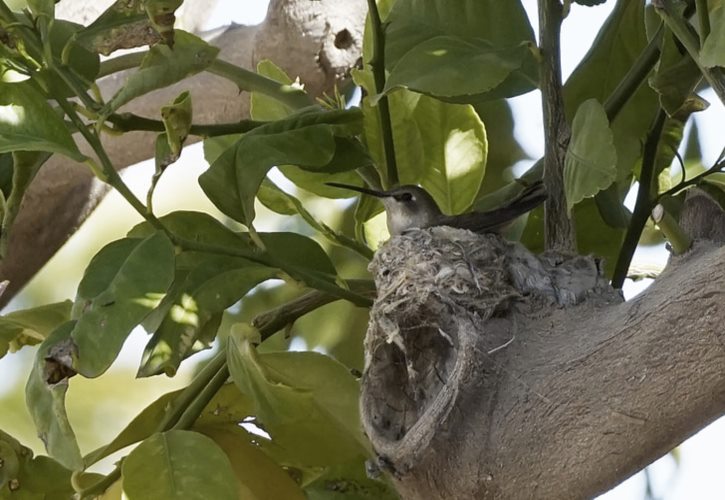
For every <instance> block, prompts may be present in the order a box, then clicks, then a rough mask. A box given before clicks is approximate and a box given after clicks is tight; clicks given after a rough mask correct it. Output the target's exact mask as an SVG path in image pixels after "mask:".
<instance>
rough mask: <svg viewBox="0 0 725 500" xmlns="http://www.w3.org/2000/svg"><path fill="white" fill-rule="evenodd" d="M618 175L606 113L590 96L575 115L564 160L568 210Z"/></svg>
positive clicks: (615, 152) (601, 188)
mask: <svg viewBox="0 0 725 500" xmlns="http://www.w3.org/2000/svg"><path fill="white" fill-rule="evenodd" d="M616 177H617V151H616V149H615V148H614V144H613V137H612V131H611V130H610V128H609V120H607V114H606V112H605V111H604V108H602V105H601V104H599V102H598V101H597V100H596V99H588V100H586V101H584V102H583V103H582V104H581V105H580V106H579V109H578V110H577V112H576V116H575V117H574V121H573V123H572V131H571V141H570V142H569V147H568V149H567V151H566V159H565V160H564V192H565V193H566V207H567V210H568V211H569V212H571V209H572V207H573V206H574V205H576V204H577V203H579V202H580V201H581V200H583V199H584V198H590V197H592V196H594V195H595V194H597V193H598V192H599V191H601V190H603V189H606V188H607V187H608V186H609V185H610V184H611V183H612V182H614V179H616Z"/></svg>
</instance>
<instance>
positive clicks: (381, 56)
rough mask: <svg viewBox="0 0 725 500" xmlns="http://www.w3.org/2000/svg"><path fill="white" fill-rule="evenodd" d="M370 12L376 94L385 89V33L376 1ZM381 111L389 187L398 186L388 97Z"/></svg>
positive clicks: (370, 2) (380, 103)
mask: <svg viewBox="0 0 725 500" xmlns="http://www.w3.org/2000/svg"><path fill="white" fill-rule="evenodd" d="M368 12H369V17H370V24H371V26H372V35H373V36H372V44H373V55H372V58H371V59H370V68H371V69H372V72H373V78H374V79H375V93H376V94H380V93H382V91H383V89H384V88H385V34H384V33H383V26H382V21H381V20H380V13H379V12H378V6H377V4H376V3H375V0H368ZM378 110H379V111H380V131H381V133H382V136H383V153H384V155H385V165H386V168H387V175H388V179H387V181H388V185H389V186H390V185H396V184H398V182H399V179H398V166H397V163H396V161H395V144H394V141H393V127H392V124H391V120H390V106H389V103H388V96H382V97H381V98H380V99H379V100H378Z"/></svg>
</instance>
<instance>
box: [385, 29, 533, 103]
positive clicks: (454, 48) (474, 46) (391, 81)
mask: <svg viewBox="0 0 725 500" xmlns="http://www.w3.org/2000/svg"><path fill="white" fill-rule="evenodd" d="M530 55H531V51H530V49H529V47H528V46H525V45H519V46H512V47H503V48H501V47H496V46H494V45H493V44H492V43H491V42H489V41H488V40H484V39H482V38H464V37H459V36H437V37H434V38H431V39H429V40H426V41H424V42H422V43H420V44H418V45H416V46H415V47H413V48H412V49H411V50H409V51H408V52H407V53H406V54H405V55H403V56H402V57H401V58H400V60H399V61H398V63H397V64H396V65H395V66H394V67H393V69H392V70H391V71H390V76H389V77H388V79H387V80H386V82H385V89H384V93H389V92H390V91H391V90H393V89H395V88H398V87H402V88H407V89H410V90H413V91H416V92H420V93H423V94H426V95H430V96H434V97H462V98H464V99H463V101H458V102H465V101H467V100H469V99H470V102H474V101H476V100H478V99H476V98H475V97H473V96H478V95H479V94H484V93H486V92H490V91H491V90H493V89H495V88H496V87H498V86H499V85H501V84H502V83H503V82H504V81H505V80H506V78H508V76H509V75H510V74H511V73H512V72H514V71H516V70H519V69H520V68H521V66H522V64H523V63H524V61H525V60H526V59H527V58H528V57H530ZM465 98H468V99H465Z"/></svg>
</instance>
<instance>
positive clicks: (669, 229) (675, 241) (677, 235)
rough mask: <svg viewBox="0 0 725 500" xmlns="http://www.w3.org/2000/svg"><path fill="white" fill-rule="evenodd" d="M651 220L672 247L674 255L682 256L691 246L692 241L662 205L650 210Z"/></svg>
mask: <svg viewBox="0 0 725 500" xmlns="http://www.w3.org/2000/svg"><path fill="white" fill-rule="evenodd" d="M652 220H653V221H654V223H655V224H657V225H658V226H659V228H660V230H661V231H662V234H664V235H665V238H666V239H667V241H668V242H669V243H670V246H671V247H672V253H673V254H674V255H682V254H683V253H685V252H686V251H687V250H689V249H690V247H691V246H692V239H691V238H690V237H689V236H688V235H687V234H686V233H685V231H683V230H682V228H681V227H680V225H679V224H678V223H677V221H676V220H675V218H674V217H673V216H672V214H670V213H668V212H667V211H666V210H665V207H664V206H662V205H659V204H658V205H655V207H654V208H653V209H652Z"/></svg>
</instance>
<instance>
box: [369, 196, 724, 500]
mask: <svg viewBox="0 0 725 500" xmlns="http://www.w3.org/2000/svg"><path fill="white" fill-rule="evenodd" d="M718 217H719V219H718ZM684 219H687V220H688V221H689V224H690V226H689V227H690V228H691V230H692V231H691V233H692V234H697V235H699V237H700V238H701V239H699V240H697V241H696V243H695V245H694V247H693V248H692V249H691V250H690V251H689V252H688V253H687V254H685V255H682V256H679V257H674V258H672V259H671V262H670V264H669V265H668V268H667V270H666V271H665V272H664V273H663V274H662V275H661V276H660V277H659V278H658V279H657V280H656V282H655V283H654V284H653V285H652V286H651V287H650V288H649V289H648V290H647V291H646V292H644V293H643V294H641V295H640V296H638V297H636V298H635V299H633V300H631V301H629V302H627V303H624V302H622V300H621V298H620V297H619V295H618V294H617V293H616V292H615V291H614V290H612V289H610V288H609V287H608V285H607V284H606V282H605V280H603V279H602V278H601V276H600V273H599V265H598V263H597V262H596V261H595V260H593V259H590V258H585V257H581V256H575V257H570V256H565V255H555V254H549V255H543V256H534V255H532V254H530V253H529V252H528V251H527V250H525V249H524V248H523V247H521V246H519V245H518V244H512V243H508V242H505V241H504V240H502V239H501V238H499V237H498V236H495V235H474V234H472V233H470V232H466V231H460V230H453V229H450V228H433V229H430V230H420V231H413V232H409V233H406V234H404V235H401V236H398V237H395V238H393V239H391V240H390V241H389V242H388V243H387V244H386V245H385V246H384V247H383V248H382V249H381V250H380V251H379V252H378V254H377V255H376V257H375V259H374V261H373V264H372V270H373V272H374V274H375V276H376V283H377V286H378V291H379V297H378V299H377V301H376V303H375V305H374V306H373V311H372V314H371V325H370V328H369V330H368V335H367V338H366V370H365V375H364V378H363V391H362V401H361V408H362V415H363V425H364V427H365V430H366V432H367V434H368V436H369V437H370V439H371V441H372V443H373V446H374V448H375V450H376V453H377V456H378V459H377V466H378V467H379V468H380V469H382V470H385V471H387V472H389V473H390V474H391V476H392V477H393V479H394V481H395V484H396V487H397V488H398V491H399V492H400V494H401V496H402V497H403V498H405V499H406V500H408V499H436V498H441V499H444V498H445V499H448V498H503V499H507V498H511V499H522V498H536V499H567V498H591V497H593V496H595V495H597V494H600V493H602V492H604V491H606V490H608V489H609V488H611V487H613V486H615V485H616V484H617V483H619V482H621V481H622V480H624V479H625V478H627V477H628V476H630V475H631V474H633V473H635V472H636V471H638V470H639V469H641V468H642V467H644V466H645V465H647V464H648V463H650V462H652V461H653V460H655V459H656V458H658V457H659V456H661V455H663V454H664V453H666V452H667V451H669V450H670V449H672V448H673V447H674V446H676V445H677V444H679V443H680V442H682V441H683V440H684V439H686V438H687V437H689V436H690V435H692V434H694V433H695V432H696V431H697V430H699V429H701V428H702V427H704V426H705V425H707V424H708V423H710V422H711V421H713V420H714V419H716V418H717V417H719V416H721V415H723V414H725V328H724V327H723V325H725V307H723V306H722V304H723V299H724V298H725V272H724V271H723V268H722V262H723V259H725V248H723V246H722V245H723V241H725V238H723V234H724V232H723V225H722V224H723V221H724V220H725V219H724V218H723V216H722V212H721V211H720V209H719V208H718V207H716V206H715V205H714V204H713V203H711V202H710V200H707V199H706V198H704V197H696V199H695V200H690V202H689V205H688V208H687V209H686V211H685V217H684ZM713 220H715V221H718V220H719V221H720V225H718V224H716V223H715V224H713Z"/></svg>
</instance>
